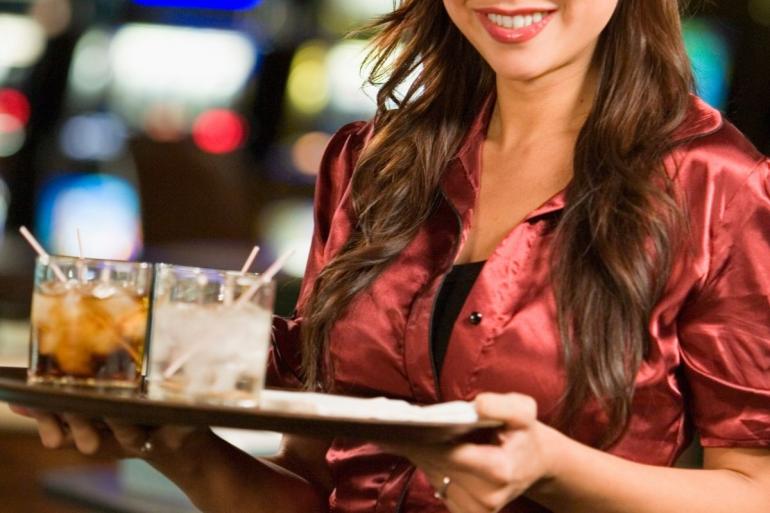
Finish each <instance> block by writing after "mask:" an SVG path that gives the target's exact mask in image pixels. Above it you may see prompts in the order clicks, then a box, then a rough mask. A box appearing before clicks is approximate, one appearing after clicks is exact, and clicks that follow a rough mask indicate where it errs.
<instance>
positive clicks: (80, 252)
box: [75, 228, 85, 260]
mask: <svg viewBox="0 0 770 513" xmlns="http://www.w3.org/2000/svg"><path fill="white" fill-rule="evenodd" d="M75 231H76V232H77V234H78V255H79V258H80V259H81V260H83V258H85V257H84V256H83V239H82V238H80V228H76V229H75Z"/></svg>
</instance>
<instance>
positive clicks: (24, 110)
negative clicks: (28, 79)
mask: <svg viewBox="0 0 770 513" xmlns="http://www.w3.org/2000/svg"><path fill="white" fill-rule="evenodd" d="M30 110H31V109H30V105H29V100H28V99H27V97H26V96H25V95H24V93H22V92H21V91H17V90H16V89H10V88H4V89H0V114H7V115H9V116H11V117H14V118H16V119H17V120H18V121H19V123H21V124H22V125H26V124H27V122H28V121H29V115H30Z"/></svg>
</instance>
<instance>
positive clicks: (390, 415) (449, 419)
mask: <svg viewBox="0 0 770 513" xmlns="http://www.w3.org/2000/svg"><path fill="white" fill-rule="evenodd" d="M260 409H261V410H265V411H275V412H284V413H299V414H304V415H319V416H323V417H343V418H352V419H372V420H384V421H391V422H430V423H446V424H472V423H474V422H477V421H478V420H479V417H478V415H477V414H476V409H475V408H474V406H473V404H471V403H468V402H465V401H453V402H449V403H441V404H434V405H430V406H417V405H415V404H411V403H408V402H406V401H401V400H396V399H387V398H385V397H375V398H372V399H362V398H359V397H348V396H342V395H331V394H318V393H313V392H288V391H284V390H264V391H262V397H261V399H260Z"/></svg>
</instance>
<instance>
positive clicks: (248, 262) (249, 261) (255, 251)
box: [241, 246, 259, 274]
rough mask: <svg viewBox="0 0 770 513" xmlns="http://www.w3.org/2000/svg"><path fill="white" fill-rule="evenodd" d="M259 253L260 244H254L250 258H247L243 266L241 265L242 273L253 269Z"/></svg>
mask: <svg viewBox="0 0 770 513" xmlns="http://www.w3.org/2000/svg"><path fill="white" fill-rule="evenodd" d="M258 254H259V246H254V248H252V250H251V253H250V254H249V258H247V259H246V261H245V262H244V263H243V267H241V274H246V271H248V270H249V269H251V266H252V265H254V260H255V259H256V258H257V255H258Z"/></svg>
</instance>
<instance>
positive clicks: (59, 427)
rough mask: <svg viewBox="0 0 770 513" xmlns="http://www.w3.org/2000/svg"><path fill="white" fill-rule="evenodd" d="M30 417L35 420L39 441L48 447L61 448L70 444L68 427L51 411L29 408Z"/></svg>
mask: <svg viewBox="0 0 770 513" xmlns="http://www.w3.org/2000/svg"><path fill="white" fill-rule="evenodd" d="M29 412H30V417H31V418H33V419H35V420H36V421H37V432H38V435H39V436H40V442H41V443H42V444H43V446H44V447H46V448H48V449H62V448H64V447H68V446H69V445H70V442H71V440H70V437H69V429H68V428H67V426H65V425H64V424H63V423H62V422H61V420H60V419H59V417H57V416H56V415H54V414H52V413H46V412H42V411H36V410H29Z"/></svg>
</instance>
